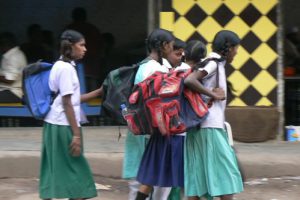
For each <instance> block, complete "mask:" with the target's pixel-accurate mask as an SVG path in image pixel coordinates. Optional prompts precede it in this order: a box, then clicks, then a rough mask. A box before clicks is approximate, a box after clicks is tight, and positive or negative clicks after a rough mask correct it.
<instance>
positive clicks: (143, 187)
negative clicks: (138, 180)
mask: <svg viewBox="0 0 300 200" xmlns="http://www.w3.org/2000/svg"><path fill="white" fill-rule="evenodd" d="M139 191H140V192H141V193H144V194H148V195H149V194H150V192H151V191H152V186H150V185H141V186H140V189H139Z"/></svg>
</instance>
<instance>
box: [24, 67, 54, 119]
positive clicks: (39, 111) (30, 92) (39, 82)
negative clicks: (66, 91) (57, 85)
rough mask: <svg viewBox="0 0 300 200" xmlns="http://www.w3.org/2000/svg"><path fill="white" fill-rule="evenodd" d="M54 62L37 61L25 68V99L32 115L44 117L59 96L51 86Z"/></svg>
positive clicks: (39, 117)
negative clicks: (51, 72)
mask: <svg viewBox="0 0 300 200" xmlns="http://www.w3.org/2000/svg"><path fill="white" fill-rule="evenodd" d="M52 66H53V64H51V63H46V62H36V63H33V64H30V65H28V66H27V67H25V68H24V70H23V84H22V89H23V93H24V101H25V104H26V106H27V107H28V109H29V111H30V112H31V114H32V116H33V117H34V118H36V119H44V118H45V117H46V115H47V113H48V112H49V111H50V107H51V104H52V103H53V100H54V99H55V97H56V96H57V94H55V93H54V92H52V91H51V90H50V88H49V84H48V81H49V75H50V71H51V69H52Z"/></svg>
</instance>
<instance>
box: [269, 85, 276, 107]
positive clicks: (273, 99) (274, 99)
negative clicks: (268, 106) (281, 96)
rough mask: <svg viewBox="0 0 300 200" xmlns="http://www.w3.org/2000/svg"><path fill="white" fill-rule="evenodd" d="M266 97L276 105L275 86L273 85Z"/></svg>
mask: <svg viewBox="0 0 300 200" xmlns="http://www.w3.org/2000/svg"><path fill="white" fill-rule="evenodd" d="M267 98H268V99H269V100H270V101H271V102H272V103H273V105H277V87H275V88H274V89H273V90H272V91H271V92H270V93H269V94H268V95H267Z"/></svg>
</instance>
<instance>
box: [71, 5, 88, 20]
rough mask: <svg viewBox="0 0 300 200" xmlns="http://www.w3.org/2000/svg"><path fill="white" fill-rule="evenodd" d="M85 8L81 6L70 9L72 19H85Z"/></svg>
mask: <svg viewBox="0 0 300 200" xmlns="http://www.w3.org/2000/svg"><path fill="white" fill-rule="evenodd" d="M86 18H87V17H86V10H85V9H84V8H82V7H76V8H74V9H73V11H72V19H73V20H74V21H86Z"/></svg>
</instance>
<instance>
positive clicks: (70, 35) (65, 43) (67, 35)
mask: <svg viewBox="0 0 300 200" xmlns="http://www.w3.org/2000/svg"><path fill="white" fill-rule="evenodd" d="M82 39H84V37H83V35H82V34H81V33H79V32H77V31H74V30H66V31H64V32H63V33H62V34H61V37H60V53H61V55H62V60H63V61H67V62H69V61H71V60H73V57H72V45H73V44H75V43H77V42H79V41H80V40H82Z"/></svg>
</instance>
